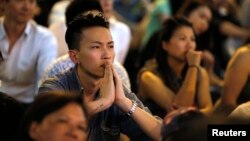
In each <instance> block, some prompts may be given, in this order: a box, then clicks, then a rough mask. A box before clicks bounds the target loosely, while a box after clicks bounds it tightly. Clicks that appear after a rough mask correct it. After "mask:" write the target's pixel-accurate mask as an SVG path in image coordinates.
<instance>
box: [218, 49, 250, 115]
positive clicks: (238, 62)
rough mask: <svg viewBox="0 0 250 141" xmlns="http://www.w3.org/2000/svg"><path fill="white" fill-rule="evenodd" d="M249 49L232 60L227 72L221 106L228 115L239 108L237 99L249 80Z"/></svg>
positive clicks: (239, 51)
mask: <svg viewBox="0 0 250 141" xmlns="http://www.w3.org/2000/svg"><path fill="white" fill-rule="evenodd" d="M248 60H250V53H249V49H247V48H241V49H239V50H238V51H237V52H236V53H235V55H234V56H233V57H232V59H231V60H230V62H229V64H228V67H227V69H226V72H225V85H224V88H223V92H222V96H221V104H222V105H221V106H222V108H224V111H225V112H226V114H228V113H230V112H231V111H232V110H233V109H235V108H236V107H237V99H238V97H239V95H240V93H241V91H242V89H243V87H244V85H245V84H246V82H247V79H248V78H249V72H250V67H249V61H248Z"/></svg>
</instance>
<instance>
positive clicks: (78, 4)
mask: <svg viewBox="0 0 250 141" xmlns="http://www.w3.org/2000/svg"><path fill="white" fill-rule="evenodd" d="M89 10H98V11H102V7H101V5H100V3H99V1H98V0H73V1H72V2H71V3H70V4H69V5H68V6H67V8H66V12H65V17H66V25H67V26H68V24H69V23H70V22H71V21H72V20H73V19H74V18H75V17H76V16H77V15H79V14H81V13H84V12H86V11H89Z"/></svg>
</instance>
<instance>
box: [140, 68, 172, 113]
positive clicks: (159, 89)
mask: <svg viewBox="0 0 250 141" xmlns="http://www.w3.org/2000/svg"><path fill="white" fill-rule="evenodd" d="M139 81H140V82H139V85H140V86H139V89H140V90H141V91H140V94H141V95H143V97H145V98H146V99H147V98H148V99H152V100H153V101H154V102H155V103H157V104H158V105H159V106H160V107H161V108H163V109H165V110H167V111H171V110H173V103H172V102H173V99H174V96H175V94H174V92H173V91H172V90H170V89H169V88H168V87H167V86H166V85H165V84H164V82H163V81H162V80H161V79H160V78H159V77H158V76H157V75H155V74H153V73H152V72H150V71H144V72H142V74H141V75H140V78H139Z"/></svg>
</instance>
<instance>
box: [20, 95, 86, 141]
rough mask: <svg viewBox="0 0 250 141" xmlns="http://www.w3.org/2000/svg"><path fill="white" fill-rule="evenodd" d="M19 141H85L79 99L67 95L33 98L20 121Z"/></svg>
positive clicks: (84, 117)
mask: <svg viewBox="0 0 250 141" xmlns="http://www.w3.org/2000/svg"><path fill="white" fill-rule="evenodd" d="M19 136H20V137H19V138H18V140H19V141H66V140H67V141H68V140H75V141H86V140H87V136H88V118H87V114H86V113H85V110H84V108H83V104H82V98H81V97H79V96H77V95H76V94H74V93H73V94H72V93H70V92H68V93H67V94H66V95H65V94H62V93H61V92H59V91H58V92H49V93H44V94H43V95H39V96H38V97H36V99H35V101H34V103H33V104H32V105H31V106H30V108H29V109H28V110H27V112H26V113H25V115H24V117H23V121H22V125H21V128H20V135H19Z"/></svg>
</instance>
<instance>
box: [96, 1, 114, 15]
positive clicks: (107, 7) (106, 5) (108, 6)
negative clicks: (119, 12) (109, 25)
mask: <svg viewBox="0 0 250 141" xmlns="http://www.w3.org/2000/svg"><path fill="white" fill-rule="evenodd" d="M99 2H100V4H101V6H102V9H103V12H104V13H106V12H112V11H113V0H99Z"/></svg>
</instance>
